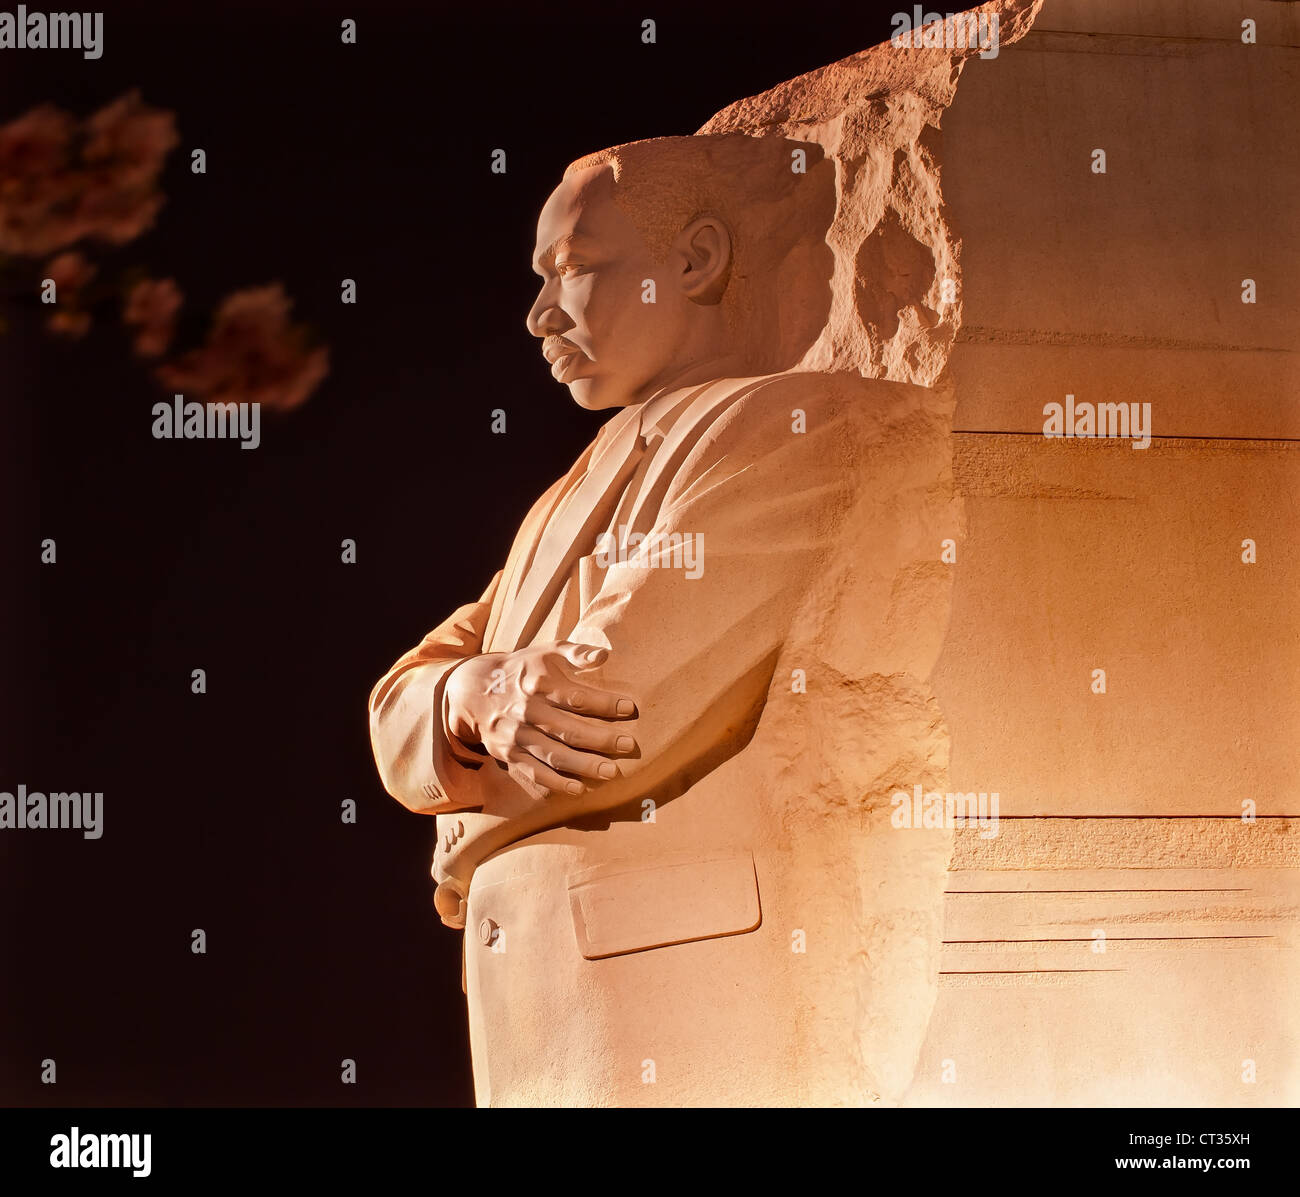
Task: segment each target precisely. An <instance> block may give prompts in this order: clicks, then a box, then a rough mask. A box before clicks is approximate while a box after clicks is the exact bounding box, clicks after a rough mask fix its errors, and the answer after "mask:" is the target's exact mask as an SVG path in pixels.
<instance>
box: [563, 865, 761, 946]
mask: <svg viewBox="0 0 1300 1197" xmlns="http://www.w3.org/2000/svg"><path fill="white" fill-rule="evenodd" d="M568 887H569V907H570V909H571V911H572V913H573V930H574V933H575V935H576V936H577V939H578V947H579V949H580V950H581V951H582V954H583V956H585V957H586V958H587V959H588V960H600V959H603V958H604V957H606V956H621V955H624V954H625V953H628V952H644V951H646V950H647V949H649V948H662V947H667V946H668V945H670V944H676V943H689V942H691V941H692V940H695V939H716V938H718V937H720V936H724V935H742V934H744V933H745V932H747V931H753V930H756V929H757V927H758V925H759V924H760V923H761V922H762V911H761V908H760V905H759V898H758V878H757V876H756V875H755V872H754V858H753V856H752V855H751V854H750V853H749V852H747V851H742V852H717V853H709V854H707V855H704V856H701V855H698V854H693V853H677V854H674V855H669V856H663V857H660V858H658V859H656V860H654V861H652V862H649V863H647V862H645V861H625V862H621V863H619V862H614V863H611V864H607V865H599V866H597V867H596V868H593V869H586V870H584V871H583V872H581V873H576V874H574V875H573V876H571V877H570V878H569V879H568Z"/></svg>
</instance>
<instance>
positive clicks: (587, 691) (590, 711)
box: [540, 678, 636, 719]
mask: <svg viewBox="0 0 1300 1197" xmlns="http://www.w3.org/2000/svg"><path fill="white" fill-rule="evenodd" d="M540 693H541V695H542V697H544V698H545V699H547V700H548V701H549V702H550V703H551V704H552V705H554V706H557V707H563V708H564V709H565V710H566V711H573V712H574V713H575V714H578V715H588V716H593V717H595V718H597V719H631V718H633V717H634V716H635V715H636V703H635V702H633V701H632V699H631V697H630V696H629V695H627V694H619V693H618V692H616V691H613V690H598V689H597V688H596V687H595V686H584V685H583V684H582V683H581V682H574V681H569V680H568V679H563V678H559V679H556V680H555V682H554V683H553V684H552V685H551V686H550V688H549V689H545V690H542V691H541V692H540Z"/></svg>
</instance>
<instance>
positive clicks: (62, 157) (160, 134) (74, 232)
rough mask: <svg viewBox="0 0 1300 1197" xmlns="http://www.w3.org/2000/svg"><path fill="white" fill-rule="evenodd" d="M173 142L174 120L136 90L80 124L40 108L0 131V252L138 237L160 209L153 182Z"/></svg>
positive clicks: (38, 250) (35, 252)
mask: <svg viewBox="0 0 1300 1197" xmlns="http://www.w3.org/2000/svg"><path fill="white" fill-rule="evenodd" d="M178 140H179V139H178V137H177V134H176V122H175V115H174V114H173V113H171V112H167V111H165V110H162V109H158V108H149V107H147V106H146V105H145V104H143V103H141V101H140V94H139V92H136V91H132V92H129V93H127V94H126V95H124V96H122V97H120V98H119V99H117V100H114V101H113V102H112V103H111V104H109V105H107V106H106V107H105V108H102V109H100V111H99V112H97V113H95V114H94V115H93V116H91V117H90V118H89V119H87V120H86V121H85V122H84V124H82V125H79V124H78V122H77V121H75V120H74V119H73V118H72V117H71V116H69V115H68V114H67V113H66V112H62V111H60V110H59V109H57V108H55V107H53V106H51V105H49V104H43V105H41V106H40V107H38V108H34V109H32V110H31V111H30V112H27V113H24V114H23V115H22V116H20V117H18V118H17V119H16V120H12V121H10V122H9V123H8V124H7V125H2V126H0V252H5V253H12V254H28V255H33V256H35V255H39V254H45V253H49V252H51V251H53V250H56V249H61V248H62V247H64V246H67V245H71V244H72V243H73V242H74V241H79V240H81V239H82V238H83V237H94V238H97V239H99V240H101V241H109V242H111V243H113V244H116V245H121V244H122V243H124V242H126V241H130V240H131V239H132V238H133V237H138V236H139V235H140V234H141V233H143V232H144V231H145V229H147V228H148V227H149V226H150V225H151V224H152V223H153V220H154V217H155V216H156V215H157V213H158V209H159V208H160V207H161V206H162V204H163V196H162V193H161V192H160V191H159V190H158V189H157V183H158V176H159V175H160V174H161V173H162V168H163V163H164V161H165V160H166V157H167V154H168V153H169V152H170V151H171V150H172V149H173V148H174V147H175V146H176V145H177V144H178Z"/></svg>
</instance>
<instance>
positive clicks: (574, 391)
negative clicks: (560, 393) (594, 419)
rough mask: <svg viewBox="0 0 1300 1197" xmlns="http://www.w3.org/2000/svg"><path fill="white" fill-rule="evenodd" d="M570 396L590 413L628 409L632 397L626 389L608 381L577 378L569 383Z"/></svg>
mask: <svg viewBox="0 0 1300 1197" xmlns="http://www.w3.org/2000/svg"><path fill="white" fill-rule="evenodd" d="M567 385H568V388H569V394H570V395H572V396H573V401H574V403H576V404H577V405H578V406H579V407H585V408H586V409H587V410H588V411H605V410H606V409H608V408H611V407H626V406H627V405H628V404H629V403H631V402H632V398H633V397H632V396H631V395H629V394H628V393H627V390H626V388H624V387H619V386H616V385H614V384H612V383H610V382H609V381H608V380H607V379H601V378H575V379H574V380H573V381H572V382H571V383H568V384H567Z"/></svg>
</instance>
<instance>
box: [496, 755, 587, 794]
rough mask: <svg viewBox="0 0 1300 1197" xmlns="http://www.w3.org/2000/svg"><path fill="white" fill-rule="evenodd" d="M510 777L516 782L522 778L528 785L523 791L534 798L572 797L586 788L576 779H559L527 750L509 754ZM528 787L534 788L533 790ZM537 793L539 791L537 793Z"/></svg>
mask: <svg viewBox="0 0 1300 1197" xmlns="http://www.w3.org/2000/svg"><path fill="white" fill-rule="evenodd" d="M510 775H511V776H512V777H515V778H516V780H518V778H520V777H522V778H523V779H524V780H525V781H526V782H528V783H529V785H525V786H524V789H525V790H529V792H530V793H532V794H533V796H534V797H541V798H545V797H546V796H547V795H548V794H552V793H554V794H571V795H573V796H574V797H576V796H577V795H579V794H581V793H583V792H584V791H585V790H586V788H587V787H586V786H584V785H583V784H582V782H580V781H578V780H577V779H576V778H572V777H561V776H560V775H559V774H558V773H557V772H556V771H555V770H554V769H552V768H551V767H550V766H549V765H547V764H544V763H543V762H542V761H540V760H538V758H537V757H535V756H533V754H532V753H531V752H529V751H527V749H524V748H516V749H515V750H514V751H513V752H512V753H511V754H510ZM529 786H532V787H534V789H533V790H530V789H529ZM537 791H540V793H539V792H537Z"/></svg>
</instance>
